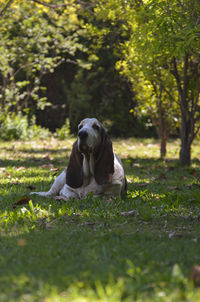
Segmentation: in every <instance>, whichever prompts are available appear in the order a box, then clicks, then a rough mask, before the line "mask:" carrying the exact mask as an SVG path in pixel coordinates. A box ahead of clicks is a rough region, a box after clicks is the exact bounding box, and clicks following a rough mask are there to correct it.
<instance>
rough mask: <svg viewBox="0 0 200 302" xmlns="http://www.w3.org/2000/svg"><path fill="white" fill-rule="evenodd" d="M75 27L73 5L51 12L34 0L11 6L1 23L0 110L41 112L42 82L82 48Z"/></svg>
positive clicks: (76, 23) (42, 102)
mask: <svg viewBox="0 0 200 302" xmlns="http://www.w3.org/2000/svg"><path fill="white" fill-rule="evenodd" d="M57 4H59V3H57ZM78 28H79V21H78V18H77V15H76V8H75V7H74V6H70V7H63V9H58V10H52V9H50V8H48V7H45V6H41V5H38V4H35V3H34V2H33V1H28V2H27V1H22V2H21V3H12V5H11V6H10V7H9V9H8V10H6V13H5V14H4V15H3V16H2V17H1V20H0V73H1V81H0V107H1V110H3V111H4V112H7V110H8V109H9V108H11V107H12V110H13V109H15V110H16V111H19V110H20V111H22V110H25V112H27V111H30V110H32V111H33V110H34V109H35V108H40V109H44V107H45V106H46V105H47V104H48V103H47V102H46V97H42V98H41V97H40V95H41V91H42V89H43V88H44V87H42V85H41V80H42V78H43V76H44V75H45V74H47V73H53V72H54V70H55V68H56V67H57V66H59V65H60V64H61V63H62V62H63V61H65V60H66V54H67V56H72V55H74V53H75V52H76V50H77V49H78V48H79V49H80V48H81V45H80V44H79V43H78V42H77V36H76V35H74V30H77V29H78Z"/></svg>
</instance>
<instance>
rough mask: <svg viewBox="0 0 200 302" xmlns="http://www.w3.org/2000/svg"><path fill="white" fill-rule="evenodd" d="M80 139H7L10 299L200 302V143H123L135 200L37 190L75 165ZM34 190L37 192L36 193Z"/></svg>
mask: <svg viewBox="0 0 200 302" xmlns="http://www.w3.org/2000/svg"><path fill="white" fill-rule="evenodd" d="M73 141H74V140H73V139H68V140H65V141H59V140H56V139H51V140H45V141H44V140H38V141H32V142H10V143H0V205H1V207H0V234H1V237H0V251H1V252H0V301H1V302H4V301H5V302H10V301H13V302H16V301H17V302H23V301H27V302H31V301H34V302H35V301H41V302H61V301H66V302H70V301H81V302H82V301H84V302H86V301H89V302H90V301H91V302H93V301H94V302H96V301H99V302H100V301H109V302H111V301H112V302H119V301H126V302H130V301H145V302H146V301H177V302H178V301H195V302H196V301H200V290H199V289H198V288H195V287H194V285H193V282H192V280H191V277H190V275H191V273H190V272H191V269H192V267H193V266H194V265H200V223H199V222H200V184H199V180H200V161H199V159H198V158H199V150H200V142H195V144H194V147H193V151H192V158H193V161H192V166H191V167H190V168H183V167H180V166H179V164H178V152H179V142H178V141H173V142H170V143H169V145H168V156H167V158H166V160H164V161H163V160H160V159H159V144H158V142H157V141H154V140H135V139H129V140H115V141H114V149H115V151H116V152H117V153H118V154H119V155H120V157H121V159H122V160H123V163H124V167H125V171H126V175H127V179H128V182H129V189H128V196H127V198H126V199H124V200H121V199H116V200H103V199H95V200H94V199H93V197H92V195H90V196H88V197H87V198H86V199H84V200H69V201H68V202H64V201H58V200H54V199H53V198H43V197H38V196H29V193H30V191H31V190H33V191H36V190H37V191H43V190H47V189H48V188H49V187H50V184H51V183H52V182H53V180H54V178H55V177H56V176H57V175H58V174H59V173H60V172H61V171H62V169H63V167H65V166H66V164H67V161H68V158H69V154H70V150H71V146H72V143H73ZM29 197H31V198H29Z"/></svg>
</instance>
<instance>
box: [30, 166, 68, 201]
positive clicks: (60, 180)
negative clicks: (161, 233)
mask: <svg viewBox="0 0 200 302" xmlns="http://www.w3.org/2000/svg"><path fill="white" fill-rule="evenodd" d="M65 184H66V171H65V170H64V171H63V172H62V173H61V174H60V175H59V176H58V177H56V179H55V181H54V183H53V185H52V186H51V188H50V190H49V191H47V192H31V193H30V194H37V195H40V196H46V197H48V196H52V195H58V194H59V193H60V191H61V189H62V188H63V187H64V185H65Z"/></svg>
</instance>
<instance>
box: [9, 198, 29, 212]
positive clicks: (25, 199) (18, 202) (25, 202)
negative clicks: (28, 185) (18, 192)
mask: <svg viewBox="0 0 200 302" xmlns="http://www.w3.org/2000/svg"><path fill="white" fill-rule="evenodd" d="M30 200H31V199H30V197H27V196H24V197H22V198H21V199H20V200H18V201H17V202H16V203H14V204H13V209H15V208H16V207H17V206H21V205H23V204H28V203H29V201H30Z"/></svg>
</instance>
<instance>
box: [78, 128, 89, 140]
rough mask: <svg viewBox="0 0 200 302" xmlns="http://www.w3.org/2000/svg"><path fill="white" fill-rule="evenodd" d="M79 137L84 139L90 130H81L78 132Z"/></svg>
mask: <svg viewBox="0 0 200 302" xmlns="http://www.w3.org/2000/svg"><path fill="white" fill-rule="evenodd" d="M78 137H79V138H80V139H81V140H83V139H86V138H87V137H88V132H87V131H86V130H80V131H79V133H78Z"/></svg>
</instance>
